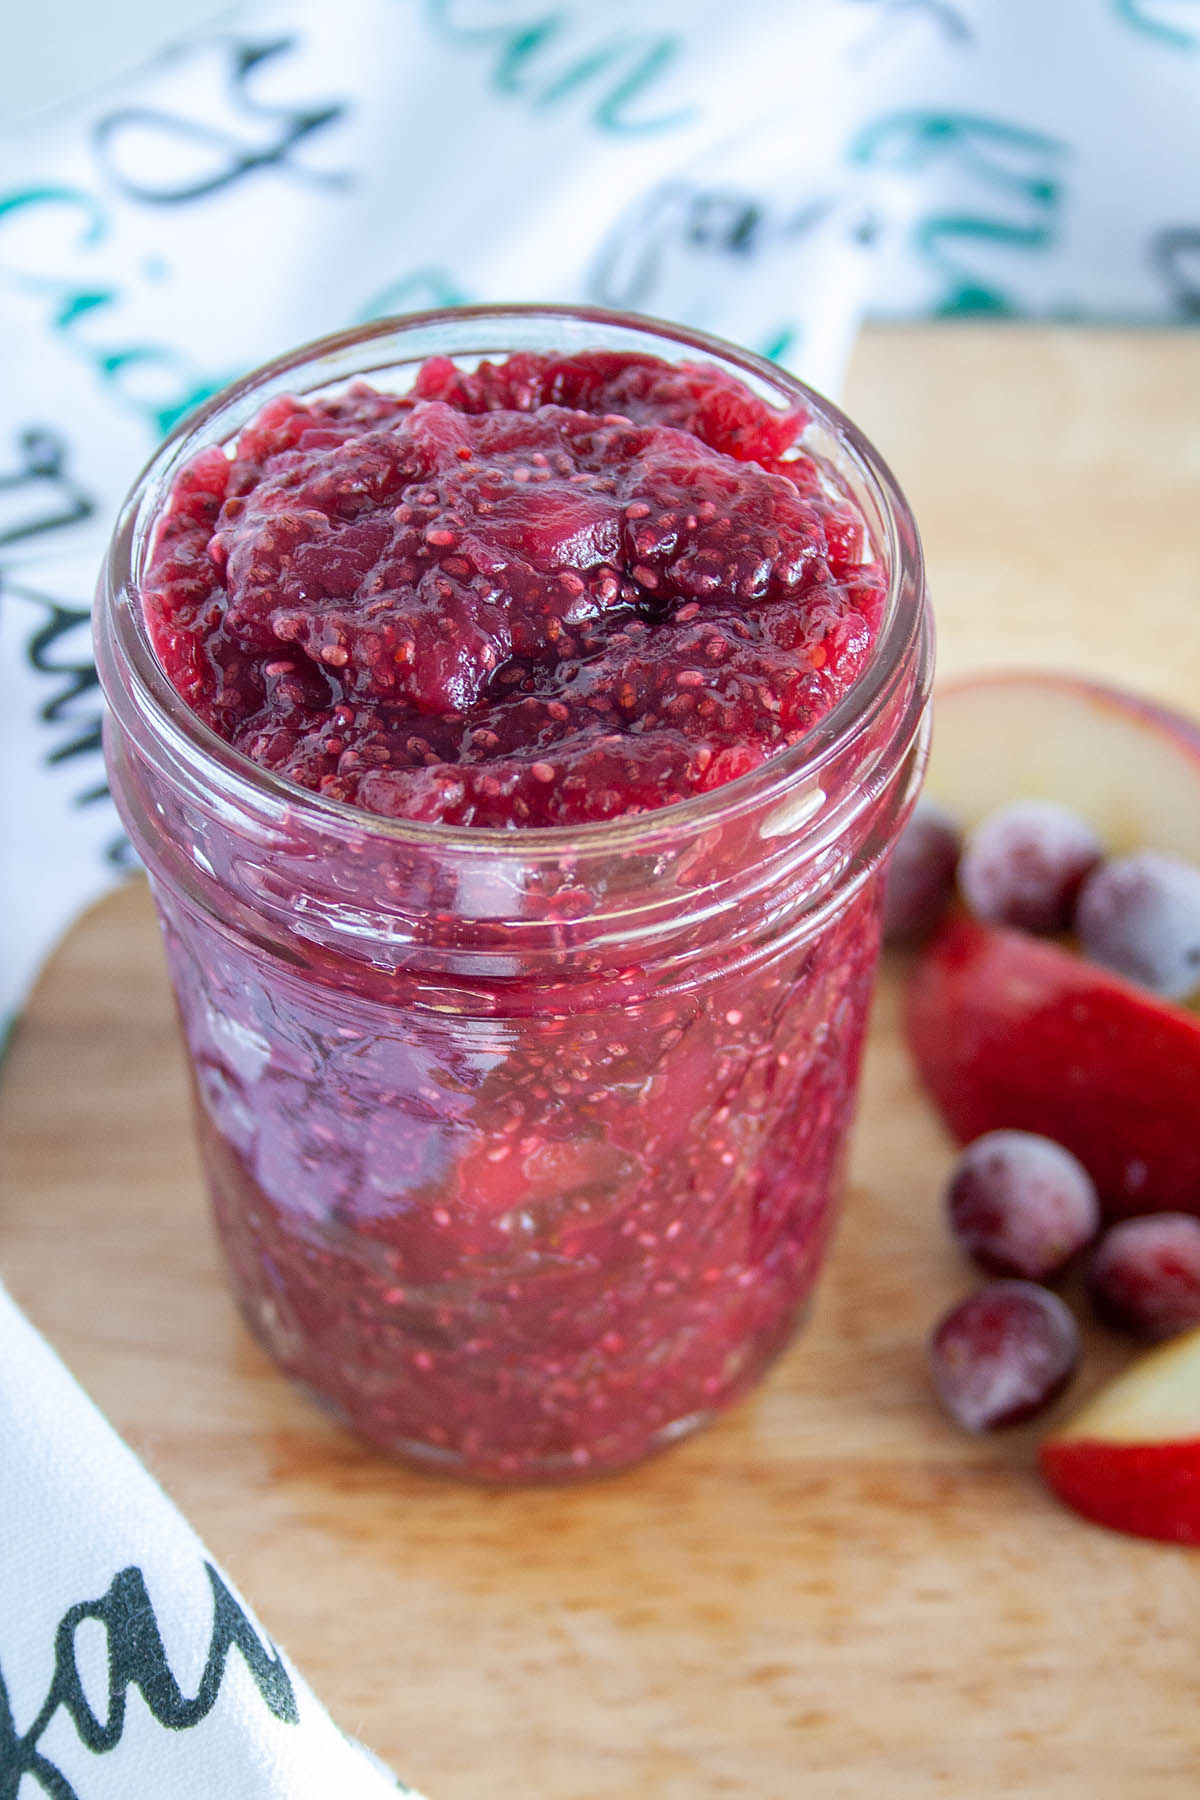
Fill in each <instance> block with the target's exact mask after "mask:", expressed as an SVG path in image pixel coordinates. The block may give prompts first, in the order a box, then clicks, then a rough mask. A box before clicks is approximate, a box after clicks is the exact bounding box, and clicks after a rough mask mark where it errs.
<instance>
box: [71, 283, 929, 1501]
mask: <svg viewBox="0 0 1200 1800" xmlns="http://www.w3.org/2000/svg"><path fill="white" fill-rule="evenodd" d="M102 602H103V603H102V608H101V617H100V629H99V647H100V661H101V667H102V673H103V675H104V679H105V686H106V690H107V692H108V694H109V698H110V701H111V703H112V709H113V715H114V718H113V722H112V724H111V726H110V732H109V756H110V766H111V769H112V774H113V783H114V789H115V791H116V793H117V797H118V801H119V803H120V805H121V808H122V812H123V815H124V817H125V819H126V822H127V824H128V825H129V828H130V831H131V835H132V836H133V839H134V842H135V844H136V845H137V847H138V849H139V850H140V852H141V853H142V856H143V858H144V860H145V862H146V864H147V867H148V870H149V872H150V876H151V881H152V883H153V885H154V890H155V897H156V901H157V903H158V907H159V912H160V917H161V920H162V924H163V929H164V934H165V939H166V945H167V952H168V959H169V963H170V967H171V973H172V978H173V981H174V984H175V989H176V994H177V998H178V1003H179V1008H180V1015H181V1019H182V1023H183V1027H184V1032H185V1035H186V1038H187V1042H188V1047H189V1050H190V1054H191V1066H192V1072H193V1078H194V1088H195V1100H196V1113H197V1119H198V1124H199V1132H200V1140H201V1146H202V1150H203V1155H204V1161H205V1167H206V1172H207V1174H208V1178H209V1182H210V1186H211V1189H212V1194H213V1200H214V1204H215V1209H216V1218H217V1224H218V1228H219V1232H220V1235H221V1239H222V1242H223V1245H224V1248H225V1251H226V1254H227V1257H228V1260H229V1263H230V1267H231V1270H232V1274H233V1279H234V1283H235V1287H236V1291H237V1293H238V1296H239V1299H240V1302H241V1305H242V1307H243V1309H244V1312H245V1314H246V1317H247V1319H248V1320H249V1322H250V1324H251V1326H252V1328H253V1329H254V1330H255V1331H256V1333H257V1334H258V1335H259V1337H260V1338H261V1339H262V1341H263V1342H264V1343H265V1344H266V1346H267V1348H268V1349H269V1350H270V1351H271V1353H272V1354H273V1355H274V1356H275V1357H276V1359H277V1360H278V1361H279V1362H280V1363H281V1365H282V1366H283V1367H284V1368H285V1369H286V1370H288V1371H289V1372H290V1373H291V1374H292V1375H293V1376H295V1377H296V1378H297V1379H299V1380H300V1381H302V1382H303V1383H305V1384H306V1385H307V1386H308V1387H309V1388H310V1389H312V1390H313V1391H314V1392H315V1393H316V1394H317V1395H319V1396H320V1397H321V1398H322V1399H323V1400H324V1401H325V1402H326V1403H327V1404H329V1405H330V1406H332V1407H333V1408H334V1409H335V1410H336V1412H337V1413H338V1414H339V1415H341V1416H342V1417H343V1418H344V1419H346V1420H347V1421H348V1422H349V1423H351V1424H352V1425H353V1426H355V1427H356V1428H357V1429H358V1430H359V1431H360V1432H362V1433H363V1434H364V1435H365V1436H366V1437H367V1438H368V1439H370V1440H371V1441H373V1442H374V1443H376V1444H379V1445H381V1446H383V1447H384V1448H386V1449H389V1450H391V1451H394V1452H397V1453H399V1454H402V1455H406V1456H409V1457H412V1458H416V1459H418V1460H421V1461H424V1462H426V1463H431V1464H436V1465H440V1466H445V1467H446V1468H449V1469H454V1470H458V1471H460V1472H463V1473H469V1474H473V1475H476V1476H481V1477H484V1478H488V1479H494V1480H528V1479H535V1478H545V1477H555V1476H559V1477H561V1476H564V1475H570V1474H574V1473H585V1472H588V1471H593V1470H603V1469H611V1468H615V1467H619V1466H621V1465H623V1464H626V1463H629V1462H631V1461H633V1460H635V1459H636V1458H638V1457H640V1456H642V1455H644V1454H646V1453H647V1452H648V1451H649V1450H651V1449H653V1448H654V1447H656V1446H657V1445H660V1444H663V1443H665V1442H667V1441H669V1440H670V1439H672V1438H673V1437H675V1436H678V1435H680V1434H681V1433H682V1432H684V1431H686V1430H687V1429H689V1428H690V1427H692V1426H694V1425H696V1424H698V1423H700V1422H701V1421H702V1420H704V1419H705V1418H707V1417H709V1416H710V1415H711V1414H712V1413H713V1412H714V1411H716V1410H717V1409H718V1408H720V1407H722V1406H724V1405H725V1404H727V1403H728V1402H729V1401H730V1400H732V1399H733V1398H735V1397H736V1396H737V1395H738V1394H740V1393H742V1392H743V1391H744V1390H745V1389H746V1388H747V1387H748V1386H749V1385H750V1384H751V1383H752V1382H753V1381H754V1380H755V1379H756V1378H757V1377H758V1376H759V1375H760V1374H761V1373H762V1371H763V1370H764V1368H765V1367H766V1366H767V1364H768V1363H769V1362H770V1361H771V1359H772V1358H773V1357H774V1356H775V1354H776V1353H777V1352H778V1350H779V1349H780V1348H781V1347H782V1346H783V1345H784V1344H785V1343H786V1342H787V1340H788V1338H789V1337H790V1335H791V1333H792V1332H793V1330H794V1328H795V1326H796V1324H797V1322H798V1319H799V1317H800V1316H801V1314H802V1312H803V1309H804V1305H805V1302H806V1300H807V1298H808V1296H809V1293H810V1290H811V1287H812V1284H813V1281H814V1278H815V1275H816V1272H817V1268H818V1265H819V1262H820V1259H821V1254H822V1250H823V1248H824V1244H825V1241H826V1238H827V1234H828V1230H829V1226H830V1216H831V1197H832V1194H833V1190H834V1188H835V1185H836V1179H837V1172H838V1167H839V1161H840V1155H841V1150H842V1146H843V1144H844V1140H845V1135H846V1130H847V1125H848V1120H849V1113H850V1108H851V1104H852V1098H853V1090H854V1085H855V1077H856V1071H857V1063H858V1056H859V1049H860V1044H861V1039H862V1032H863V1023H864V1016H865V1010H866V1005H867V1001H868V998H869V993H870V987H871V982H872V978H873V973H874V967H875V962H876V957H877V951H878V891H877V890H878V882H877V880H876V872H877V869H878V866H879V863H880V861H881V860H882V858H883V857H884V855H885V854H886V852H887V850H888V849H889V848H890V845H891V843H892V842H893V841H894V838H895V835H896V833H897V831H898V829H899V827H900V825H901V823H902V822H903V819H904V817H905V816H906V815H907V811H908V808H909V806H910V805H911V801H912V797H913V791H914V789H915V785H916V782H917V779H918V777H919V772H920V765H921V761H922V756H923V744H924V715H925V705H926V699H927V687H928V678H929V644H928V631H927V626H926V621H925V611H924V596H923V590H922V585H921V571H920V558H919V549H918V547H917V543H916V538H915V533H914V531H913V529H912V525H911V520H910V519H909V517H908V514H907V511H906V509H905V508H904V503H903V501H902V499H901V498H900V496H899V495H898V493H897V492H896V490H895V488H894V485H892V484H891V481H890V477H888V475H887V472H886V470H884V469H883V468H882V466H881V465H880V464H879V463H878V460H877V459H876V458H875V457H874V455H873V453H872V452H871V451H870V449H869V447H868V446H866V445H865V443H864V442H863V440H861V438H859V437H858V436H857V434H855V433H854V432H853V428H852V427H850V426H849V425H848V424H847V422H846V421H845V420H843V419H842V418H841V417H840V415H838V414H836V413H835V412H834V411H833V409H832V408H830V407H828V405H827V404H826V403H825V402H822V401H820V400H819V399H818V398H817V397H816V396H814V395H811V394H808V393H807V392H806V390H803V389H801V388H800V387H799V385H798V384H796V383H795V382H793V381H792V380H791V379H790V378H788V377H786V376H783V375H781V374H780V373H779V372H778V371H775V370H772V369H771V368H770V367H769V366H768V365H763V364H759V363H758V362H757V361H756V360H755V359H753V358H750V357H743V356H740V355H738V354H737V353H735V352H732V351H728V350H727V349H726V348H725V347H723V346H720V345H717V344H714V343H712V342H710V341H708V340H703V339H696V338H693V337H690V336H689V335H687V334H684V333H678V334H676V333H673V332H670V331H668V330H667V329H666V328H654V327H651V326H649V325H648V324H644V323H641V322H638V321H635V320H623V319H620V318H618V317H616V316H613V315H604V314H583V313H572V312H569V311H563V312H561V313H555V312H541V313H539V312H536V311H532V310H527V309H507V310H499V311H496V312H493V313H461V314H452V313H451V314H443V315H429V316H428V317H426V318H424V319H416V320H411V321H401V322H399V323H394V324H392V325H390V326H387V327H375V328H372V329H371V330H369V331H367V332H360V333H357V334H350V335H349V336H347V337H346V338H343V339H337V340H330V342H329V343H328V344H327V345H323V346H317V347H316V349H315V350H310V351H307V352H304V353H301V354H300V356H298V357H296V358H292V359H290V360H289V361H287V362H285V363H283V364H280V365H275V366H274V367H273V368H271V369H268V370H265V371H263V372H262V375H261V376H259V377H255V378H252V379H251V381H250V382H248V383H244V384H242V387H241V388H240V389H237V390H234V391H233V393H232V394H231V396H228V397H226V398H225V399H224V400H223V401H221V402H217V403H214V406H213V407H211V408H210V409H209V411H208V414H207V415H202V416H201V419H200V420H199V422H198V423H196V424H195V425H193V426H192V427H191V429H190V430H189V431H185V432H184V433H183V434H181V436H180V437H179V439H178V440H177V441H176V442H175V443H174V444H173V445H168V446H167V447H166V449H165V450H164V452H163V453H162V454H161V455H160V458H159V459H158V463H157V465H156V466H155V467H154V468H152V470H151V471H150V473H149V475H148V476H147V477H146V478H145V480H144V481H143V484H142V488H141V490H140V491H139V493H137V494H135V497H134V502H133V506H132V508H131V511H130V513H129V514H127V516H126V520H125V522H124V524H123V527H122V529H121V530H120V531H119V532H118V536H117V539H116V540H115V543H114V550H113V556H112V559H111V561H110V568H109V571H108V581H107V583H106V584H104V587H103V592H102Z"/></svg>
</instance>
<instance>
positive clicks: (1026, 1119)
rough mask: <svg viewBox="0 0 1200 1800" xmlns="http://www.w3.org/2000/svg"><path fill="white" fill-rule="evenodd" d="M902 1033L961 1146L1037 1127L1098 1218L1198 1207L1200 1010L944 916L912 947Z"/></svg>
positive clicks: (1050, 948) (1013, 936)
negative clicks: (1065, 1157)
mask: <svg viewBox="0 0 1200 1800" xmlns="http://www.w3.org/2000/svg"><path fill="white" fill-rule="evenodd" d="M905 1028H906V1032H907V1036H908V1042H909V1045H910V1048H911V1050H912V1053H913V1056H914V1058H915V1061H916V1064H917V1068H918V1069H919V1071H920V1073H921V1076H922V1078H923V1080H924V1082H925V1084H926V1086H927V1087H928V1089H929V1091H930V1093H931V1095H932V1097H933V1099H934V1101H935V1102H936V1104H937V1106H938V1108H939V1110H940V1111H941V1113H942V1115H943V1117H944V1118H945V1120H946V1123H947V1124H948V1125H949V1127H950V1129H951V1130H952V1131H953V1132H954V1133H955V1134H956V1136H957V1137H959V1138H960V1139H961V1140H962V1141H963V1142H964V1143H967V1142H970V1141H971V1139H973V1138H976V1137H979V1136H980V1135H981V1134H982V1133H983V1132H985V1131H994V1130H1000V1129H1016V1130H1021V1131H1034V1132H1039V1133H1041V1134H1042V1135H1043V1136H1045V1137H1050V1138H1053V1139H1055V1141H1056V1142H1058V1143H1060V1144H1062V1145H1063V1146H1064V1147H1065V1148H1066V1149H1068V1150H1070V1151H1072V1152H1073V1153H1074V1154H1075V1155H1076V1156H1077V1157H1078V1158H1079V1160H1080V1161H1081V1162H1082V1163H1083V1165H1084V1167H1085V1168H1086V1169H1087V1171H1088V1173H1089V1174H1090V1175H1091V1177H1092V1180H1093V1181H1094V1182H1095V1183H1096V1187H1097V1190H1098V1192H1099V1195H1100V1200H1101V1204H1102V1206H1103V1209H1104V1213H1105V1216H1106V1218H1109V1219H1115V1218H1126V1217H1129V1216H1131V1215H1133V1214H1136V1213H1146V1212H1160V1211H1178V1212H1191V1213H1197V1214H1200V1019H1198V1018H1196V1017H1195V1016H1194V1015H1192V1014H1189V1013H1187V1012H1185V1011H1183V1010H1182V1008H1178V1007H1174V1006H1171V1005H1170V1004H1168V1003H1166V1002H1163V1001H1159V1000H1156V999H1155V998H1154V997H1153V996H1151V995H1148V994H1146V993H1144V992H1142V991H1141V990H1140V989H1138V988H1136V987H1134V986H1133V985H1132V984H1130V983H1128V982H1125V981H1122V980H1120V979H1119V978H1118V977H1117V976H1114V975H1110V974H1109V973H1108V972H1107V971H1105V970H1102V969H1099V968H1097V967H1096V966H1095V965H1093V964H1091V963H1087V962H1084V961H1083V960H1082V958H1080V957H1078V956H1075V955H1073V954H1071V953H1070V952H1069V951H1067V950H1063V949H1061V948H1060V947H1059V946H1058V945H1057V944H1054V943H1049V942H1043V941H1041V940H1038V939H1035V938H1031V937H1028V936H1026V935H1025V934H1024V933H1021V932H1017V931H1008V930H1003V929H1000V928H997V927H994V926H987V925H981V924H980V923H978V922H977V921H976V920H973V919H969V918H964V917H960V916H955V917H952V918H951V919H950V920H949V921H948V922H947V923H946V924H945V925H944V926H943V927H942V929H941V931H940V932H939V933H938V935H937V936H936V937H935V938H934V939H933V940H932V942H931V943H930V944H929V945H927V946H926V948H925V949H924V950H923V951H922V952H921V953H920V954H919V956H918V957H917V960H916V962H915V963H914V965H913V968H912V970H911V973H910V977H909V982H908V987H907V993H906V1016H905Z"/></svg>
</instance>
